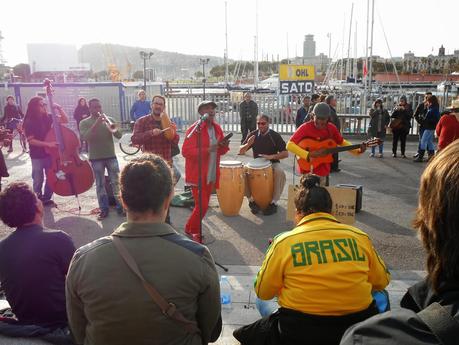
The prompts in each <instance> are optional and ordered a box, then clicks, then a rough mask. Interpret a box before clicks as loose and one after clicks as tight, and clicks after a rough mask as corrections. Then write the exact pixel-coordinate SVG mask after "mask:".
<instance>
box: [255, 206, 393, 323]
mask: <svg viewBox="0 0 459 345" xmlns="http://www.w3.org/2000/svg"><path fill="white" fill-rule="evenodd" d="M389 281H390V274H389V271H388V270H387V268H386V266H385V264H384V262H383V261H382V259H381V258H380V257H379V255H378V254H377V253H376V250H375V249H374V247H373V245H372V243H371V240H370V238H369V237H368V235H367V234H366V233H364V232H363V231H361V230H359V229H357V228H355V227H353V226H350V225H346V224H341V223H339V222H338V221H337V220H336V218H334V217H333V216H332V215H330V214H328V213H313V214H310V215H308V216H306V217H304V218H303V219H302V220H301V221H300V222H299V223H298V225H297V226H296V227H295V228H294V229H293V230H291V231H288V232H284V233H282V234H280V235H278V236H277V237H276V238H275V239H274V241H273V243H272V244H271V246H270V247H269V248H268V252H267V253H266V257H265V260H264V261H263V265H262V266H261V268H260V271H259V272H258V275H257V278H256V281H255V292H256V294H257V296H258V297H259V298H261V299H263V300H269V299H272V298H273V297H275V296H278V303H279V305H280V306H281V307H284V308H289V309H294V310H298V311H301V312H303V313H307V314H315V315H346V314H350V313H354V312H357V311H361V310H364V309H366V308H368V306H369V305H370V304H371V302H372V296H371V291H372V290H382V289H384V288H385V287H386V286H387V285H388V284H389Z"/></svg>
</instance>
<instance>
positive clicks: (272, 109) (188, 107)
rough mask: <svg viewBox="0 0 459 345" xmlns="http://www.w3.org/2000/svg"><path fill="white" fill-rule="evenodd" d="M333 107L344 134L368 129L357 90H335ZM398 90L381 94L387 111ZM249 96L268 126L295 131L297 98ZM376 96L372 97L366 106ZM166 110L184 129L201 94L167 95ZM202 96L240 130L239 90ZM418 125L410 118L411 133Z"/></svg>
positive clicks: (228, 125)
mask: <svg viewBox="0 0 459 345" xmlns="http://www.w3.org/2000/svg"><path fill="white" fill-rule="evenodd" d="M334 95H335V97H336V100H337V106H336V110H337V113H338V116H339V119H340V121H341V128H342V131H343V133H345V134H365V133H367V131H368V126H369V124H370V118H369V116H367V115H360V112H361V109H360V96H361V94H360V93H336V94H334ZM406 96H407V98H408V102H409V103H411V104H412V106H413V109H415V108H416V106H417V105H418V104H419V102H422V100H423V94H421V93H416V92H413V93H411V94H406ZM399 97H400V96H399V95H398V94H388V95H385V96H384V97H383V98H382V99H383V103H384V106H385V108H386V109H389V111H391V110H392V109H393V107H394V105H396V104H397V103H398V99H399ZM252 98H253V100H254V101H255V102H256V103H257V105H258V112H259V113H260V114H265V115H268V116H269V117H270V118H271V122H272V124H271V128H272V129H273V130H275V131H276V132H279V133H283V134H290V133H293V132H294V131H295V117H296V113H297V111H298V109H299V108H300V107H301V102H300V98H299V97H296V96H285V95H274V94H266V93H261V94H260V93H259V94H252ZM375 99H376V97H372V99H370V100H369V101H368V102H369V104H368V106H369V107H370V106H371V103H373V101H374V100H375ZM166 100H167V109H168V114H169V115H170V116H171V118H172V120H173V121H174V122H175V123H176V124H177V127H178V129H179V130H185V129H186V128H187V127H188V126H189V125H190V124H192V123H193V122H194V121H196V120H197V119H198V117H199V114H198V113H197V107H198V104H199V103H200V102H201V101H202V100H203V98H202V95H201V94H184V95H181V94H180V95H174V94H172V95H167V96H166ZM206 100H211V101H214V102H215V103H216V104H217V105H218V108H217V121H218V122H219V123H220V125H221V126H222V128H223V130H225V131H230V132H240V116H239V105H240V102H241V101H242V93H240V92H235V93H225V94H208V95H206ZM417 133H418V127H417V123H416V121H414V119H413V123H412V128H411V134H417Z"/></svg>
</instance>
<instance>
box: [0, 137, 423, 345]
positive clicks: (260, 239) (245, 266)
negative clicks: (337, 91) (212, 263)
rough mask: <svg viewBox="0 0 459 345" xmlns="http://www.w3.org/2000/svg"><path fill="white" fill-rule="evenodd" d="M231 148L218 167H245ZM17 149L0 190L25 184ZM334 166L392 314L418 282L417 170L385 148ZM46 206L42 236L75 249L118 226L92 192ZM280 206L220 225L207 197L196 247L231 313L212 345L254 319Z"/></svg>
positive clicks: (25, 163) (288, 163)
mask: <svg viewBox="0 0 459 345" xmlns="http://www.w3.org/2000/svg"><path fill="white" fill-rule="evenodd" d="M284 139H286V140H287V139H288V136H284ZM349 139H350V140H351V141H352V142H354V143H357V142H359V140H358V139H357V138H353V137H350V138H349ZM181 142H183V135H182V138H181ZM239 142H240V135H238V134H235V135H234V137H233V139H232V142H231V145H230V148H231V150H230V152H229V153H228V154H227V155H225V156H224V157H223V159H224V160H240V161H242V162H248V161H249V160H250V159H251V157H250V156H249V155H246V156H245V157H241V156H237V155H236V153H237V147H238V145H239ZM19 147H20V146H19V145H18V143H15V150H14V152H12V153H10V154H6V153H5V154H4V155H5V158H6V163H7V166H8V168H9V172H10V175H11V176H10V177H9V178H8V179H3V180H2V182H3V185H5V184H6V183H7V182H11V181H15V180H23V181H26V182H29V183H31V177H30V172H31V165H30V158H29V156H28V155H27V154H23V153H22V152H19ZM416 147H417V142H414V141H413V142H408V143H407V152H406V154H407V156H408V157H411V156H412V155H413V154H414V152H415V151H416ZM388 150H389V151H388ZM117 156H118V160H119V162H120V166H121V167H122V166H123V165H125V164H126V163H127V162H128V161H129V160H130V159H132V158H133V157H135V156H126V155H124V154H123V153H122V152H121V151H119V150H117ZM340 158H341V159H342V161H341V163H340V168H341V169H342V170H341V172H339V173H334V174H332V175H331V178H330V181H331V183H330V184H331V185H335V184H339V183H348V184H349V183H350V184H355V185H362V186H363V207H362V211H361V212H359V213H357V214H356V223H355V224H354V225H355V226H357V227H358V228H360V229H362V230H364V231H365V232H366V233H368V234H369V235H370V237H371V239H372V241H373V244H374V246H375V248H376V249H377V251H378V253H379V254H380V256H381V257H382V258H383V260H384V261H385V262H386V264H387V266H388V267H389V269H390V270H391V273H392V282H391V284H390V285H389V289H388V290H389V293H390V298H391V305H392V308H397V307H398V302H399V300H400V298H401V296H402V295H403V293H404V292H405V291H406V288H407V287H408V286H410V285H412V284H413V283H415V282H416V281H419V280H420V279H422V277H423V276H424V275H425V272H424V261H425V255H424V250H423V248H422V246H421V244H420V242H419V240H418V238H417V236H416V233H415V232H414V231H413V229H412V228H411V222H412V219H413V217H414V211H415V208H416V205H417V191H418V187H419V177H420V175H421V173H422V171H423V169H424V168H425V163H413V162H412V161H411V159H401V158H397V159H394V158H392V157H391V154H390V143H389V142H388V143H387V145H386V152H385V157H384V158H369V157H368V152H366V153H364V154H363V155H360V156H358V157H355V156H352V155H350V154H348V153H341V154H340ZM176 164H177V165H178V167H179V169H180V170H181V171H182V173H184V159H183V157H181V156H179V158H178V159H177V157H176ZM281 164H282V166H283V167H284V169H285V171H286V175H287V185H288V184H294V183H295V182H298V176H295V175H294V174H293V168H292V167H293V158H292V157H289V158H287V159H285V160H283V161H282V162H281ZM183 187H184V181H183V178H182V179H181V180H180V181H179V183H178V185H177V186H176V191H177V192H182V191H183ZM54 200H55V202H56V203H57V208H46V212H45V219H44V224H45V226H46V227H48V228H54V229H60V230H64V231H66V232H67V233H69V234H70V236H71V237H72V239H73V241H74V243H75V245H76V246H77V247H79V246H81V245H84V244H86V243H88V242H91V241H93V240H95V239H97V238H99V237H101V236H106V235H108V234H110V233H111V232H112V231H113V229H114V228H116V227H117V226H118V225H119V224H120V223H121V222H122V221H123V218H122V217H119V216H118V215H117V214H116V212H115V210H113V211H111V212H110V215H109V217H108V218H107V219H105V220H103V221H97V219H96V209H97V200H96V196H95V188H92V189H91V190H90V191H88V192H86V193H84V194H82V195H80V196H79V198H78V200H77V199H75V198H73V197H71V198H70V197H60V196H55V198H54ZM286 206H287V188H285V190H284V192H283V194H282V197H281V200H280V202H279V208H278V212H277V213H276V214H274V215H271V216H263V215H253V214H252V213H251V212H250V209H249V207H248V204H247V201H246V200H244V202H243V205H242V208H241V210H240V212H239V215H238V216H235V217H226V216H223V214H222V213H221V210H220V208H219V203H218V199H217V197H216V196H212V197H211V201H210V207H209V211H208V213H207V215H206V217H205V219H204V221H203V235H204V244H206V245H207V246H208V248H209V250H210V251H211V253H212V255H213V256H214V259H215V260H216V261H217V262H218V263H219V264H221V265H224V266H226V267H227V268H228V272H224V271H223V270H222V269H220V268H219V269H218V270H219V272H220V273H221V274H225V275H227V276H228V278H229V281H230V283H231V285H232V288H233V305H232V309H230V310H224V311H223V312H222V315H223V324H224V328H223V334H222V336H221V337H220V339H219V340H218V341H217V342H216V344H237V341H235V340H234V338H232V336H231V334H232V331H233V330H234V329H235V328H237V327H239V326H242V325H245V324H248V323H250V322H253V321H255V320H257V319H258V318H259V315H258V312H257V311H256V309H255V305H254V300H255V298H254V297H255V296H254V292H253V280H254V277H255V275H256V273H257V271H258V268H259V266H260V265H261V263H262V260H263V258H264V252H265V250H266V248H267V244H268V239H269V238H272V237H273V236H275V235H276V234H278V233H279V232H283V231H288V230H290V229H292V228H293V224H292V222H289V221H287V220H286ZM79 207H81V210H79ZM190 213H191V211H190V210H189V209H187V208H176V207H173V208H171V219H172V223H173V226H174V227H175V228H176V229H177V231H178V232H182V233H183V229H184V224H185V223H186V221H187V219H188V217H189V215H190ZM11 231H12V229H9V228H7V227H6V226H4V225H3V224H2V225H0V238H1V237H4V236H6V235H7V234H8V233H10V232H11ZM17 341H18V342H14V341H12V340H11V339H9V340H4V339H2V338H1V337H0V344H24V345H25V344H40V343H39V342H29V340H22V339H17ZM41 344H44V343H43V342H42V343H41Z"/></svg>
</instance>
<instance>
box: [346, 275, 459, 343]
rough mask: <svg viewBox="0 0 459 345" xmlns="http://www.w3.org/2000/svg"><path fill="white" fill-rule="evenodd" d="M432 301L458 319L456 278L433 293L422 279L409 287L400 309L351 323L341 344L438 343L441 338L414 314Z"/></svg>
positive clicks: (458, 293) (458, 286) (458, 305)
mask: <svg viewBox="0 0 459 345" xmlns="http://www.w3.org/2000/svg"><path fill="white" fill-rule="evenodd" d="M433 302H438V303H440V304H441V305H442V306H444V307H445V309H446V310H447V311H448V312H449V313H450V314H451V316H452V317H453V318H454V319H455V320H456V321H457V322H459V310H458V308H459V282H451V283H443V284H442V285H441V286H440V289H439V293H438V294H436V293H434V291H433V290H432V289H431V288H430V286H429V284H428V283H427V282H426V281H425V280H423V281H421V282H419V283H417V284H415V285H413V286H412V287H410V288H409V289H408V292H407V293H406V294H405V296H403V299H402V301H401V302H400V305H401V307H402V309H399V310H395V311H390V312H387V313H384V314H380V315H377V316H374V317H372V318H370V319H368V320H365V321H363V322H361V323H358V324H356V325H354V326H352V327H350V328H349V329H348V330H347V331H346V333H345V334H344V336H343V338H342V340H341V343H340V344H341V345H351V344H352V345H356V344H365V345H376V344H378V345H379V344H385V345H395V344H423V345H440V344H441V343H440V341H439V340H438V339H437V337H436V336H435V335H434V334H433V332H432V331H431V330H430V328H429V327H427V325H426V324H425V323H424V322H423V321H422V320H421V318H420V317H419V316H418V315H417V313H418V312H420V311H421V310H423V309H425V308H427V307H428V306H429V305H430V304H432V303H433Z"/></svg>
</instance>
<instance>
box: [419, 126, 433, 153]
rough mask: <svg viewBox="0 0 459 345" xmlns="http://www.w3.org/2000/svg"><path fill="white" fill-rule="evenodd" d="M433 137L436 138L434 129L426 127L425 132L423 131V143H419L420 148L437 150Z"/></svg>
mask: <svg viewBox="0 0 459 345" xmlns="http://www.w3.org/2000/svg"><path fill="white" fill-rule="evenodd" d="M433 138H434V130H433V129H425V130H424V133H422V138H421V144H420V145H419V148H420V149H421V150H428V151H435V146H434V143H433Z"/></svg>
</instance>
